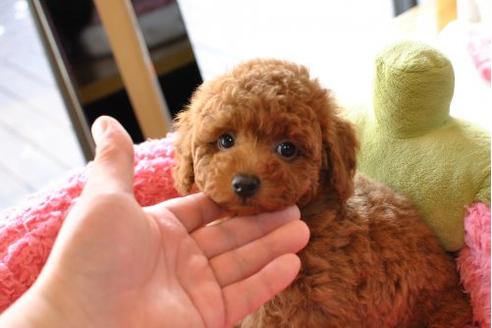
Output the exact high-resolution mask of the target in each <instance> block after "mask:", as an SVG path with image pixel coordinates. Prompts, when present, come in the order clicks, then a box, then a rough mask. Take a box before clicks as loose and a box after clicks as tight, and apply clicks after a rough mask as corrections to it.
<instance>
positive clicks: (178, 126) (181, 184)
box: [173, 109, 195, 195]
mask: <svg viewBox="0 0 492 328" xmlns="http://www.w3.org/2000/svg"><path fill="white" fill-rule="evenodd" d="M174 124H175V125H174V128H175V132H176V133H177V139H176V141H175V142H174V146H175V154H176V162H177V163H176V166H175V167H174V168H173V177H174V187H175V188H176V190H177V191H178V193H180V194H181V195H186V194H189V193H190V192H191V188H192V186H193V183H194V182H195V175H194V171H193V156H192V134H193V133H192V128H193V127H192V113H191V110H190V109H186V110H184V111H182V112H181V113H179V114H178V116H177V119H176V121H175V123H174Z"/></svg>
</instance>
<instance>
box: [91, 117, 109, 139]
mask: <svg viewBox="0 0 492 328" xmlns="http://www.w3.org/2000/svg"><path fill="white" fill-rule="evenodd" d="M109 123H110V122H109V120H108V119H106V118H105V117H99V118H98V119H97V120H96V121H95V122H94V124H93V125H92V129H91V130H92V137H93V138H94V141H95V142H96V144H98V143H99V141H100V140H101V138H102V136H103V135H104V133H105V132H106V131H107V130H108V128H109V125H110V124H109Z"/></svg>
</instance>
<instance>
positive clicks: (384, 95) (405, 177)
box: [354, 42, 490, 251]
mask: <svg viewBox="0 0 492 328" xmlns="http://www.w3.org/2000/svg"><path fill="white" fill-rule="evenodd" d="M453 88H454V74H453V69H452V66H451V63H450V62H449V60H448V59H447V58H446V57H445V56H444V55H443V54H441V53H440V52H439V51H437V50H436V49H433V48H431V47H429V46H427V45H424V44H422V43H417V42H403V43H399V44H396V45H394V46H392V47H389V48H387V49H385V50H384V51H382V52H381V53H380V54H379V56H378V57H377V59H376V74H375V82H374V94H373V108H372V109H369V110H366V111H361V112H358V113H356V114H354V116H355V117H354V119H355V121H356V123H357V127H358V132H359V139H360V142H361V149H360V152H359V156H358V167H359V170H360V171H361V172H362V173H364V174H366V175H368V176H370V177H372V178H375V179H376V180H379V181H381V182H384V183H386V184H388V185H390V186H391V187H393V188H394V189H395V190H397V191H400V192H402V193H404V194H405V195H407V196H408V197H410V198H411V199H412V200H413V202H414V203H415V205H416V206H417V208H418V209H419V211H420V213H421V214H422V216H423V218H424V219H425V221H426V222H427V223H428V225H429V226H430V227H431V228H432V229H433V230H434V232H435V233H436V234H437V236H438V237H439V239H440V241H441V243H442V245H443V246H444V247H445V248H446V249H447V250H449V251H456V250H459V249H460V248H461V247H462V245H463V238H464V224H463V218H464V214H465V212H464V211H465V207H466V206H468V205H470V204H471V203H472V202H474V201H479V202H485V203H490V135H489V133H488V132H486V131H483V130H480V129H479V128H477V127H475V126H473V125H472V124H469V123H466V122H464V121H460V120H457V119H454V118H452V117H451V116H449V104H450V102H451V99H452V95H453Z"/></svg>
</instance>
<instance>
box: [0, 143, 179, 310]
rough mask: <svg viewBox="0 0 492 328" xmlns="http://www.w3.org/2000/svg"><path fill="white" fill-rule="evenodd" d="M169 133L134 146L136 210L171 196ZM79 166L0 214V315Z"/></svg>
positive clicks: (47, 239) (73, 190) (36, 267)
mask: <svg viewBox="0 0 492 328" xmlns="http://www.w3.org/2000/svg"><path fill="white" fill-rule="evenodd" d="M172 141H173V135H172V134H170V135H168V136H167V137H166V138H165V139H162V140H153V141H147V142H144V143H143V144H141V145H138V146H135V183H134V192H135V197H136V198H137V200H138V202H139V203H140V204H141V205H142V206H148V205H152V204H156V203H159V202H161V201H163V200H166V199H169V198H172V197H176V196H177V192H176V191H175V189H174V187H173V180H172V176H171V168H172V166H173V165H174V163H175V161H174V148H173V146H172ZM85 171H86V170H85V168H84V169H80V170H78V171H76V172H74V173H72V175H71V176H70V177H69V178H68V179H66V180H65V181H61V183H59V184H57V185H55V186H53V187H51V188H49V189H47V190H45V191H43V192H40V193H38V194H37V195H34V196H32V197H30V198H29V199H27V200H26V201H25V202H24V203H23V204H21V205H20V206H18V207H17V208H14V209H10V210H7V211H5V212H2V213H0V311H3V310H4V309H6V308H7V307H8V306H9V305H10V304H11V303H12V302H14V301H15V300H16V299H17V298H18V297H19V296H21V295H22V293H24V292H25V291H26V290H27V289H28V288H29V287H30V286H31V285H32V284H33V282H34V280H35V279H36V277H37V276H38V274H39V272H40V271H41V268H42V267H43V265H44V263H45V262H46V259H47V258H48V254H49V253H50V250H51V247H52V245H53V242H54V240H55V238H56V236H57V233H58V230H59V229H60V227H61V224H62V222H63V220H64V218H65V216H66V215H67V213H68V212H69V210H70V208H71V206H72V205H73V204H74V203H75V202H76V201H77V199H78V197H79V195H80V193H81V191H82V188H83V187H84V184H85V181H86V174H85Z"/></svg>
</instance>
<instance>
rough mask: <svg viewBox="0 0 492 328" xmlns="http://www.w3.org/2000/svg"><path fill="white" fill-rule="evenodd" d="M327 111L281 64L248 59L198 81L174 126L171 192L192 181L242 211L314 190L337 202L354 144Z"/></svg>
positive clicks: (292, 69)
mask: <svg viewBox="0 0 492 328" xmlns="http://www.w3.org/2000/svg"><path fill="white" fill-rule="evenodd" d="M334 110H335V107H334V106H333V105H332V103H331V101H330V99H329V97H328V94H327V91H326V90H324V89H322V88H321V87H320V86H319V84H318V83H317V81H313V80H311V79H310V78H309V75H308V73H307V70H306V69H304V68H303V67H300V66H297V65H294V64H290V63H286V62H281V61H275V60H256V61H251V62H247V63H245V64H242V65H240V66H238V67H237V68H236V69H234V70H233V71H232V72H230V73H228V74H226V75H223V76H221V77H219V78H217V79H215V80H213V81H210V82H207V83H205V84H203V85H202V86H201V87H200V88H199V89H198V90H197V91H196V92H195V94H194V96H193V98H192V101H191V105H190V106H189V108H188V109H187V110H186V111H184V112H182V113H181V114H180V116H179V118H178V120H177V123H176V128H177V132H178V136H179V137H178V141H177V143H176V154H177V160H178V165H177V167H176V168H175V171H174V178H175V182H176V187H177V189H178V191H180V192H181V193H187V192H190V190H191V188H192V186H193V185H194V184H195V185H196V187H197V188H198V189H199V190H201V191H203V192H204V193H205V194H207V195H208V196H209V197H210V198H212V199H213V200H214V201H215V202H217V203H218V204H220V205H221V206H223V207H225V208H227V209H228V210H230V211H232V212H234V213H236V214H243V215H245V214H253V213H258V212H264V211H272V210H277V209H281V208H284V207H286V206H289V205H292V204H296V203H297V204H299V205H301V206H302V205H304V204H307V203H309V201H310V200H312V199H313V197H315V196H316V194H318V193H319V192H320V191H321V189H326V192H331V193H333V194H334V195H336V196H337V198H339V199H341V200H344V199H345V198H346V197H347V195H346V194H347V193H350V192H351V188H352V182H351V180H352V179H351V178H352V175H353V170H354V169H355V146H356V142H355V139H354V137H353V131H352V129H351V127H350V126H348V125H347V126H342V125H344V124H345V123H343V122H342V121H340V120H338V119H337V118H335V114H334ZM337 122H339V123H340V124H338V123H337ZM343 128H346V129H347V130H346V131H345V132H343V133H341V132H340V131H338V130H340V129H343ZM343 135H347V136H348V139H350V140H348V143H346V142H347V140H345V141H344V140H343ZM331 139H333V140H331ZM341 142H342V143H344V142H345V143H346V146H347V147H346V148H348V149H347V151H348V153H349V155H348V156H345V155H343V153H341V149H340V146H341V145H340V144H341ZM351 161H352V162H351ZM342 180H343V181H342ZM336 184H337V185H336ZM322 187H326V188H322Z"/></svg>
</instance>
